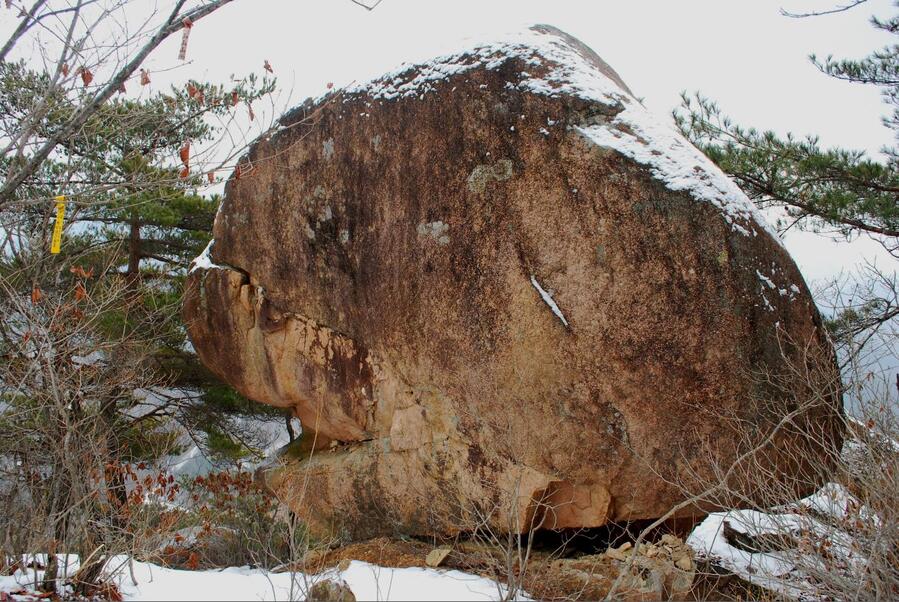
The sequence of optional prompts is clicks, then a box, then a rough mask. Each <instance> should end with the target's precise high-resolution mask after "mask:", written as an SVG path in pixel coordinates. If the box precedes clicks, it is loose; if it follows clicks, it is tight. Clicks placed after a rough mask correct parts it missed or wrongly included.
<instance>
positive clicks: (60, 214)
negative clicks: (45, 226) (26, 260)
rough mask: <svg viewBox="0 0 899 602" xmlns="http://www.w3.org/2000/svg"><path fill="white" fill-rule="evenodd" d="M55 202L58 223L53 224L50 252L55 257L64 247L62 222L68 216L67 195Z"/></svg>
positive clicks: (57, 198)
mask: <svg viewBox="0 0 899 602" xmlns="http://www.w3.org/2000/svg"><path fill="white" fill-rule="evenodd" d="M54 200H55V201H56V223H55V224H53V238H52V239H51V240H50V252H51V253H53V254H54V255H55V254H57V253H59V248H60V247H61V246H62V220H63V218H65V216H66V197H65V195H60V196H58V197H56V198H55V199H54Z"/></svg>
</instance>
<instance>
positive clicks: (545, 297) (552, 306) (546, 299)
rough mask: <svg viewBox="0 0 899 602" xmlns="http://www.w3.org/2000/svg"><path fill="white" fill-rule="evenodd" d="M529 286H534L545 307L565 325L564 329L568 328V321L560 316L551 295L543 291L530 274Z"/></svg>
mask: <svg viewBox="0 0 899 602" xmlns="http://www.w3.org/2000/svg"><path fill="white" fill-rule="evenodd" d="M531 284H533V285H534V288H535V289H537V292H538V293H540V297H541V298H542V299H543V301H544V302H545V303H546V304H547V305H549V308H550V309H551V310H552V312H553V313H554V314H556V317H557V318H559V319H560V320H562V324H564V325H565V328H568V320H566V319H565V316H564V315H563V314H562V310H561V309H559V306H558V305H556V302H555V301H553V298H552V295H550V294H549V293H548V292H546V291H545V290H543V287H542V286H540V283H539V282H537V278H535V277H534V275H533V274H531Z"/></svg>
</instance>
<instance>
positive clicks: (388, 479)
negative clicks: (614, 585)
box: [184, 26, 842, 539]
mask: <svg viewBox="0 0 899 602" xmlns="http://www.w3.org/2000/svg"><path fill="white" fill-rule="evenodd" d="M184 314H185V317H186V321H187V324H188V328H189V332H190V336H191V339H192V341H193V344H194V347H195V348H196V350H197V352H198V353H199V356H200V358H201V359H202V361H203V362H204V363H205V364H206V365H207V366H208V367H209V368H210V369H211V370H212V371H213V372H215V373H216V374H217V375H218V376H220V377H221V378H222V379H223V380H225V381H226V382H228V383H231V384H232V385H234V386H235V387H236V388H237V389H238V390H239V391H241V392H242V393H243V394H244V395H246V396H247V397H249V398H251V399H254V400H257V401H260V402H263V403H266V404H270V405H273V406H278V407H282V408H289V409H291V410H292V411H293V412H294V413H295V415H296V416H297V417H299V418H300V420H301V421H302V424H303V431H304V433H303V437H302V438H301V439H300V441H299V443H298V444H296V445H295V446H293V447H292V448H291V449H289V450H287V452H286V453H284V454H283V455H282V457H281V458H280V459H279V461H277V462H274V463H272V464H271V465H270V466H269V467H268V468H267V469H266V470H265V481H266V483H267V484H268V485H269V486H270V487H271V488H272V489H273V490H274V491H276V492H277V493H278V495H279V496H281V497H282V499H284V500H286V501H287V503H288V504H289V505H290V506H291V507H292V508H293V510H294V511H295V512H297V513H298V514H299V515H300V516H301V517H302V518H304V519H305V520H306V522H307V523H308V524H309V526H310V527H311V528H312V529H313V531H314V532H315V533H317V534H319V535H332V536H336V537H341V538H345V539H353V538H362V537H371V536H375V535H381V534H394V533H408V534H440V533H453V532H458V531H465V530H468V529H470V528H472V527H473V526H474V525H475V524H477V523H478V522H479V521H480V520H484V521H487V522H488V523H489V524H490V525H492V526H494V527H496V528H498V529H502V530H512V531H524V530H527V529H528V528H530V527H531V526H533V525H537V524H539V525H540V526H541V527H544V528H565V527H593V526H600V525H603V524H605V523H607V522H609V521H621V520H631V519H642V518H653V517H658V516H661V515H663V514H664V513H665V512H666V511H667V510H668V509H669V508H670V507H672V505H674V504H676V503H678V502H680V501H681V500H683V498H684V492H683V490H682V489H681V488H680V487H679V486H678V485H679V484H683V483H684V479H687V478H693V479H694V480H695V481H696V482H697V483H698V482H700V481H702V478H703V477H704V478H714V471H713V470H712V469H711V468H709V462H708V460H709V458H711V459H712V460H714V461H715V463H718V464H719V465H722V466H726V465H727V463H728V462H729V461H731V460H732V459H733V458H734V457H735V454H737V453H739V452H738V450H739V449H740V445H739V441H740V439H741V433H743V432H746V433H749V432H754V431H758V430H759V429H764V428H769V427H770V426H771V423H772V419H771V417H772V416H773V415H776V412H775V413H774V414H772V407H773V408H774V409H775V410H776V409H777V408H778V407H793V406H795V404H796V400H795V399H791V398H790V395H787V394H785V393H784V392H783V388H782V387H777V386H773V385H772V383H777V382H780V381H779V380H778V379H777V378H771V375H772V374H774V375H775V376H776V375H782V374H786V373H788V372H789V371H790V370H794V369H795V364H797V363H803V365H804V366H808V364H809V361H810V360H809V359H808V358H810V357H813V356H814V357H817V358H822V359H821V361H820V362H819V363H820V364H821V365H822V366H823V368H822V369H819V370H818V372H819V373H821V370H823V373H824V374H825V376H828V375H829V376H833V375H834V374H835V372H834V370H835V367H834V362H833V352H832V348H831V347H830V345H829V343H828V342H827V339H826V337H825V335H824V333H823V331H822V327H821V322H820V319H819V316H818V314H817V312H816V309H815V307H814V304H813V302H812V300H811V298H810V295H809V292H808V290H807V288H806V285H805V283H804V282H803V279H802V276H801V275H800V273H799V271H798V270H797V268H796V266H795V265H794V263H793V262H792V260H791V259H790V257H789V255H788V254H787V252H786V251H785V250H784V248H783V247H782V246H781V244H780V243H779V241H778V239H777V237H776V235H775V234H773V233H772V231H771V230H770V229H769V227H768V226H767V225H766V223H765V221H764V220H763V218H761V217H760V216H759V215H758V213H757V212H756V210H755V208H754V206H753V205H752V203H751V202H750V201H749V200H748V199H747V198H746V196H745V195H744V194H743V193H742V192H741V191H740V190H739V189H738V188H737V187H736V186H735V185H734V184H733V183H732V182H731V181H729V180H728V179H727V178H726V177H725V176H724V175H723V174H722V172H720V171H719V170H718V169H717V168H716V167H715V166H714V165H713V164H712V163H711V162H710V161H709V160H708V159H707V158H706V157H705V156H703V155H702V154H701V153H700V152H699V151H697V150H696V149H695V148H694V147H693V146H691V145H690V144H689V143H688V142H687V141H686V140H685V139H683V138H682V137H681V136H680V135H679V134H678V133H676V132H675V131H674V130H673V129H671V128H670V127H668V126H667V125H665V124H664V123H663V122H661V121H658V120H656V119H655V118H653V117H652V116H651V115H650V114H649V113H647V111H646V110H645V109H644V107H643V106H642V105H641V103H640V102H639V101H638V100H636V99H635V97H634V96H633V95H632V94H631V92H630V91H629V90H628V88H627V86H626V85H625V84H624V83H623V82H622V81H621V79H620V78H619V77H618V75H617V74H616V73H615V72H614V71H613V70H612V69H611V68H610V67H609V66H608V65H606V64H605V63H604V62H603V61H602V60H601V59H600V58H599V57H598V56H597V55H596V54H595V53H593V52H592V51H591V50H590V49H588V48H587V47H585V46H584V45H583V44H581V43H580V42H578V41H577V40H575V39H573V38H571V37H570V36H568V35H566V34H564V33H562V32H560V31H558V30H555V29H553V28H550V27H546V26H537V27H534V28H532V29H530V30H527V31H525V32H523V33H521V34H518V35H516V36H512V37H510V38H508V39H506V40H504V41H501V42H497V43H492V44H485V45H481V46H477V47H474V48H471V49H470V50H467V51H464V52H460V53H458V54H454V55H452V56H446V57H442V58H438V59H434V60H432V61H430V62H428V63H424V64H420V65H415V66H407V67H403V68H401V69H399V70H398V71H395V72H393V73H390V74H387V75H385V76H383V77H382V78H379V79H377V80H375V81H373V82H370V83H367V84H363V85H358V86H355V87H352V88H349V89H345V90H342V91H338V92H334V93H331V94H329V95H327V96H325V97H323V98H320V99H318V100H316V101H310V102H308V103H307V104H305V105H303V106H302V107H299V108H298V109H296V110H294V111H292V112H290V113H288V114H287V115H286V116H285V117H284V118H283V119H282V127H281V129H280V130H279V131H277V132H276V133H274V134H273V135H271V136H269V137H266V138H263V139H261V140H259V141H258V142H256V143H255V145H254V146H253V148H252V150H251V151H250V152H249V154H248V156H246V157H245V158H244V159H243V160H242V162H241V164H240V169H239V170H238V171H237V172H236V173H235V175H234V176H232V178H231V179H230V181H229V182H228V185H227V188H226V193H225V199H224V201H223V203H222V206H221V209H220V210H219V213H218V216H217V217H216V220H215V228H214V241H213V242H212V243H211V244H210V246H209V248H207V250H206V252H205V253H204V254H203V255H202V256H201V257H199V258H198V259H197V260H196V262H195V263H194V265H193V267H192V269H191V270H190V275H189V279H188V286H187V293H186V298H185V301H184ZM760 374H766V375H767V376H768V377H766V378H759V375H760ZM772 404H773V405H772ZM840 408H841V400H840V398H839V393H838V392H836V391H834V392H830V393H827V394H826V395H825V397H824V403H823V404H819V406H818V408H817V409H816V410H813V411H811V412H810V413H808V416H807V422H806V424H807V425H809V426H811V427H813V428H814V429H815V433H816V435H817V436H816V437H814V438H809V437H806V436H805V435H804V434H803V433H802V432H799V431H798V430H797V429H795V428H790V429H779V430H775V431H772V437H771V438H770V441H771V442H773V443H774V445H773V446H772V448H773V451H772V452H771V453H768V454H767V455H766V456H765V459H764V461H763V463H762V466H761V468H762V469H764V470H765V471H766V475H767V476H766V479H768V480H772V479H773V480H775V481H779V482H785V483H792V485H791V487H792V489H795V490H796V493H797V494H802V493H805V492H807V491H809V490H810V489H812V488H813V487H814V486H815V483H814V481H815V480H816V478H817V477H816V476H814V475H815V474H817V473H815V472H814V471H813V470H811V468H812V467H814V466H820V465H822V462H823V463H825V464H826V458H827V455H828V454H829V453H831V452H832V451H833V450H834V449H837V448H838V447H839V445H840V441H841V438H842V431H841V430H840V427H839V423H840V422H839V418H840V415H841V409H840ZM720 416H726V417H727V419H724V418H719V417H720ZM732 420H733V421H734V422H733V423H736V421H739V422H740V423H741V424H743V425H744V430H740V429H738V430H736V431H735V430H734V429H733V428H731V427H729V426H726V425H728V424H731V423H732ZM765 425H768V426H767V427H766V426H765ZM809 475H813V476H809ZM735 486H736V487H738V488H739V487H741V486H742V485H740V484H739V483H738V484H736V485H735ZM738 493H748V494H749V495H751V496H757V495H761V493H759V492H757V491H755V490H754V488H753V487H752V486H751V485H747V486H745V487H744V489H743V490H741V491H738ZM717 499H719V500H723V498H722V497H721V496H720V495H719V496H718V498H717ZM722 503H723V501H722ZM696 511H697V509H696V508H695V507H685V508H684V509H683V510H682V511H681V512H680V513H681V514H689V513H690V512H696Z"/></svg>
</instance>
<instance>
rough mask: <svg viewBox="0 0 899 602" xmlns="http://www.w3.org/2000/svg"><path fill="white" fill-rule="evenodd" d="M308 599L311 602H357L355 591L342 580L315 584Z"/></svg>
mask: <svg viewBox="0 0 899 602" xmlns="http://www.w3.org/2000/svg"><path fill="white" fill-rule="evenodd" d="M306 599H307V600H309V601H310V602H312V601H314V602H356V596H354V595H353V590H351V589H350V586H349V585H347V583H346V581H343V580H342V579H341V580H339V581H337V580H334V579H323V580H322V581H319V582H317V583H315V584H314V585H313V586H312V587H311V588H310V589H309V595H308V596H307V597H306Z"/></svg>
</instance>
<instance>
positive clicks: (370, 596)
mask: <svg viewBox="0 0 899 602" xmlns="http://www.w3.org/2000/svg"><path fill="white" fill-rule="evenodd" d="M60 558H62V555H60ZM68 558H69V565H68V570H67V571H66V572H67V574H68V575H69V576H71V575H72V574H73V573H74V571H75V570H77V567H78V562H77V560H76V559H73V558H72V557H71V556H69V557H68ZM128 562H129V560H128V558H127V557H123V556H122V557H114V558H112V559H111V560H110V562H109V566H110V567H113V568H117V567H121V570H120V571H119V572H118V573H117V574H116V575H115V577H114V580H115V582H116V584H117V585H118V586H119V590H120V591H121V592H122V595H123V598H124V599H125V600H157V601H165V600H305V599H306V593H307V591H308V590H309V588H311V587H312V585H313V584H315V583H316V582H318V581H321V580H323V579H333V580H335V581H340V580H342V581H344V582H346V584H347V585H348V586H349V588H350V590H351V591H352V592H353V595H354V596H355V597H356V599H357V600H462V601H466V602H467V601H475V600H496V599H505V595H506V593H507V591H506V588H505V586H503V585H502V584H498V583H496V582H495V581H492V580H490V579H487V578H484V577H479V576H477V575H472V574H469V573H463V572H461V571H455V570H442V569H422V568H405V569H395V568H386V567H381V566H378V565H374V564H369V563H367V562H360V561H358V560H354V561H352V562H350V563H349V566H348V567H347V568H346V570H342V571H340V570H331V571H327V572H325V573H322V574H320V575H305V574H303V573H290V572H282V573H273V572H269V571H266V570H263V569H251V568H249V567H229V568H225V569H213V570H205V571H186V570H178V569H170V568H166V567H162V566H159V565H156V564H153V563H149V562H139V561H136V560H134V561H132V562H131V567H130V569H131V570H129V567H128ZM131 571H133V575H134V582H133V581H132V580H131ZM43 572H44V571H43V570H38V571H34V570H31V569H26V571H22V570H19V571H16V573H15V574H13V575H10V576H6V577H0V592H4V593H7V594H8V593H9V592H18V591H21V590H22V589H26V590H32V591H33V589H32V588H33V587H34V580H35V577H37V578H38V579H42V578H43ZM135 582H136V583H135ZM517 599H518V600H529V598H527V597H518V598H517Z"/></svg>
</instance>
